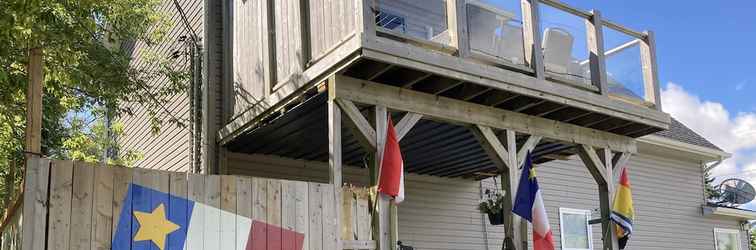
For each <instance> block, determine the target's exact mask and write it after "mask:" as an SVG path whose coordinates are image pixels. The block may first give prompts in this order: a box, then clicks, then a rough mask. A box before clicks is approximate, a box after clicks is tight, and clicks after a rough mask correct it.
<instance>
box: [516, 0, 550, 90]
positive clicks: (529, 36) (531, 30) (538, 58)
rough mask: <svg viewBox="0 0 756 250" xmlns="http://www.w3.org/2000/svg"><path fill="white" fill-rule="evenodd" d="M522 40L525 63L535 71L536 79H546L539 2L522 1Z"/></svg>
mask: <svg viewBox="0 0 756 250" xmlns="http://www.w3.org/2000/svg"><path fill="white" fill-rule="evenodd" d="M520 4H521V7H522V38H523V41H522V42H523V46H524V49H525V62H526V63H527V64H528V66H530V67H531V68H532V69H533V72H534V73H535V77H536V78H538V79H541V80H543V79H546V72H545V68H544V66H543V50H542V49H541V28H540V25H539V21H538V15H539V14H538V0H521V1H520Z"/></svg>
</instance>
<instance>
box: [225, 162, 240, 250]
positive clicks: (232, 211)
mask: <svg viewBox="0 0 756 250" xmlns="http://www.w3.org/2000/svg"><path fill="white" fill-rule="evenodd" d="M220 180H221V204H220V205H221V206H220V207H221V221H220V223H221V224H220V226H221V227H220V229H221V232H220V237H221V238H220V239H221V242H220V243H221V248H220V249H234V248H235V247H236V203H237V200H236V195H237V194H236V177H235V176H231V175H224V176H221V177H220ZM240 241H241V240H240Z"/></svg>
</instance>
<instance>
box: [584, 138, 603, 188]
mask: <svg viewBox="0 0 756 250" xmlns="http://www.w3.org/2000/svg"><path fill="white" fill-rule="evenodd" d="M577 149H578V155H579V156H580V159H582V160H583V163H584V164H585V166H586V167H588V171H589V172H590V173H591V175H592V176H593V179H594V180H595V181H596V183H597V184H598V185H599V186H606V185H607V184H608V183H607V180H606V167H605V166H604V163H603V162H602V161H601V158H599V156H598V154H597V153H596V150H594V149H593V147H591V146H588V145H578V147H577Z"/></svg>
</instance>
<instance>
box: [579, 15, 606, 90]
mask: <svg viewBox="0 0 756 250" xmlns="http://www.w3.org/2000/svg"><path fill="white" fill-rule="evenodd" d="M591 14H592V16H591V18H590V19H588V20H585V31H586V36H587V40H586V41H587V42H588V50H589V63H590V69H591V83H592V84H593V86H596V87H597V88H598V89H599V93H601V95H608V94H609V87H608V83H607V78H606V55H605V54H604V29H603V22H602V21H601V12H599V11H598V10H593V11H591Z"/></svg>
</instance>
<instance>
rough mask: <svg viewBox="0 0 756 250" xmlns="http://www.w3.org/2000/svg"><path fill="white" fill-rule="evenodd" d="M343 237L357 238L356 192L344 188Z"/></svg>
mask: <svg viewBox="0 0 756 250" xmlns="http://www.w3.org/2000/svg"><path fill="white" fill-rule="evenodd" d="M341 196H342V198H341V224H342V225H343V226H342V227H341V239H342V240H356V239H355V228H356V227H355V226H354V224H355V220H354V215H355V214H354V209H355V202H354V193H352V191H351V190H349V189H344V190H343V191H342V193H341Z"/></svg>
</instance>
